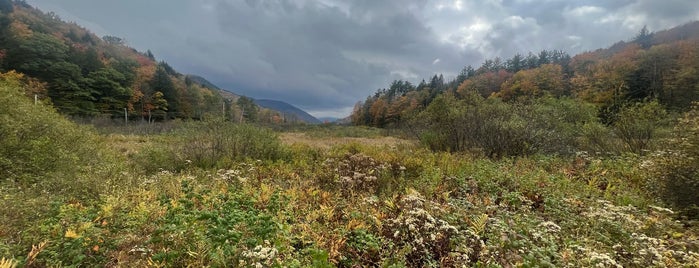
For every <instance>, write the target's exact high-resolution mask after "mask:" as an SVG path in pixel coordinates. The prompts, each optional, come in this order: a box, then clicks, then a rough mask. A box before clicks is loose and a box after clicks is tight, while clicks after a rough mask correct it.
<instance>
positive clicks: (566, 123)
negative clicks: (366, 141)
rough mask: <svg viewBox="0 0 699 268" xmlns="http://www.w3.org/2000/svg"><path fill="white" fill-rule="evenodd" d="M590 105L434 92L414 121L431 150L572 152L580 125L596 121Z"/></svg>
mask: <svg viewBox="0 0 699 268" xmlns="http://www.w3.org/2000/svg"><path fill="white" fill-rule="evenodd" d="M594 112H595V110H594V107H592V106H590V105H586V104H583V103H581V102H579V101H575V100H570V99H552V98H541V99H538V100H536V101H533V102H531V103H527V104H525V103H505V102H502V101H501V100H499V99H496V98H488V99H484V98H482V97H481V96H479V95H477V94H475V93H472V94H467V95H466V96H464V98H463V99H457V98H456V97H454V96H452V95H448V94H445V95H440V96H438V97H437V98H436V99H435V100H434V101H433V102H432V103H431V104H430V105H429V106H428V107H427V109H426V110H425V111H424V112H423V113H421V114H420V115H419V117H418V118H417V120H415V123H414V125H416V126H417V129H422V128H423V127H422V126H426V129H427V130H425V131H422V132H421V133H420V139H421V141H422V142H423V143H424V144H426V145H427V146H429V147H430V148H431V149H433V150H442V151H474V150H480V151H482V153H484V154H485V155H486V156H488V157H505V156H520V155H529V154H534V153H554V154H570V153H572V152H574V151H575V149H576V148H577V146H578V145H577V137H578V136H579V135H580V134H579V128H580V127H582V126H583V125H584V124H587V123H590V122H596V119H595V116H594Z"/></svg>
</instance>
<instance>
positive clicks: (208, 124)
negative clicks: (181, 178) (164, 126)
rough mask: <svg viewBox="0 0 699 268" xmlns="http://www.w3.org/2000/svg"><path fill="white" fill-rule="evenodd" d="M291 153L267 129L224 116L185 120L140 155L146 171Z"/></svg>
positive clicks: (273, 157) (219, 164)
mask: <svg viewBox="0 0 699 268" xmlns="http://www.w3.org/2000/svg"><path fill="white" fill-rule="evenodd" d="M288 156H289V154H288V152H287V151H286V149H285V148H284V147H283V146H282V144H281V141H280V140H279V139H278V137H277V135H276V134H275V133H274V132H273V131H271V130H268V129H265V128H261V127H257V126H253V125H248V124H235V123H231V122H227V121H223V120H222V119H207V120H204V121H201V122H185V123H183V124H182V125H181V126H179V128H177V129H175V130H174V131H173V132H172V133H170V134H166V135H163V136H161V137H159V140H158V142H157V143H155V144H153V145H152V146H150V147H149V148H146V149H145V150H144V151H143V152H141V153H140V154H139V156H138V160H139V163H140V164H141V166H143V167H144V168H145V169H146V171H148V172H153V171H157V170H158V169H167V170H181V169H183V168H186V167H187V166H190V165H191V166H196V167H199V168H211V167H228V166H230V165H232V164H233V163H234V162H235V161H239V160H245V159H253V160H272V161H274V160H280V159H285V158H288Z"/></svg>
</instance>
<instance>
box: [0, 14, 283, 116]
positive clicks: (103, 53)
mask: <svg viewBox="0 0 699 268" xmlns="http://www.w3.org/2000/svg"><path fill="white" fill-rule="evenodd" d="M10 71H15V72H18V73H21V74H24V75H25V78H23V79H25V80H26V82H27V83H29V84H30V85H31V87H30V88H29V89H28V90H27V94H28V95H30V96H32V97H33V96H34V95H35V96H36V97H37V99H38V100H41V101H44V102H47V103H51V104H52V105H53V106H54V107H56V108H57V109H58V111H59V112H61V113H63V114H66V115H70V116H78V117H95V116H106V117H123V116H124V113H125V112H128V114H129V117H130V119H131V120H143V121H162V120H166V119H175V118H180V119H201V118H202V117H204V116H205V115H206V114H211V115H216V116H221V115H225V116H226V117H227V118H228V119H229V120H232V121H246V122H263V123H284V122H283V119H284V116H283V115H282V114H281V113H280V112H277V111H272V110H268V109H260V107H257V106H256V105H254V103H251V102H250V101H247V102H246V99H243V100H242V101H241V100H239V99H238V98H237V97H238V96H237V95H235V94H231V93H228V92H225V91H223V90H222V89H219V88H218V87H216V86H215V85H213V84H211V83H210V82H208V81H206V79H203V78H201V77H198V76H193V75H183V74H181V73H179V72H177V71H176V70H175V69H173V68H172V67H171V66H170V65H168V64H167V63H166V62H165V61H158V60H156V57H155V56H154V55H153V54H152V53H151V52H150V51H146V52H139V51H136V50H135V49H133V48H130V47H129V46H128V45H127V43H126V41H125V40H124V39H122V38H119V37H115V36H104V37H102V38H100V37H98V36H96V35H94V34H93V33H91V32H90V31H88V30H86V29H85V28H83V27H81V26H79V25H77V24H75V23H67V22H64V21H63V20H61V18H59V17H58V16H57V15H56V14H54V13H51V12H49V13H43V12H42V11H40V10H38V9H35V8H33V7H31V6H29V5H28V4H27V3H26V2H24V1H10V0H2V1H0V72H10ZM231 96H233V97H231ZM245 105H248V106H250V105H251V106H250V107H245Z"/></svg>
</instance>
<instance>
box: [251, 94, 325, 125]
mask: <svg viewBox="0 0 699 268" xmlns="http://www.w3.org/2000/svg"><path fill="white" fill-rule="evenodd" d="M255 103H256V104H257V105H259V106H260V107H263V108H267V109H270V110H275V111H279V112H281V113H283V114H284V116H285V117H286V118H287V120H288V119H290V118H291V119H292V121H295V120H293V119H294V118H296V119H298V120H301V121H303V122H306V123H310V124H320V123H322V122H321V121H320V120H318V118H315V117H313V116H312V115H310V114H308V113H307V112H305V111H303V110H301V109H299V108H297V107H295V106H293V105H291V104H288V103H286V102H283V101H277V100H255Z"/></svg>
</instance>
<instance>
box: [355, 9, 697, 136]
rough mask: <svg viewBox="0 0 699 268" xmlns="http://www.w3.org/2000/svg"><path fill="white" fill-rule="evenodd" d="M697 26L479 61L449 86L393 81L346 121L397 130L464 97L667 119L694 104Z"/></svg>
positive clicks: (610, 117) (437, 80) (606, 117)
mask: <svg viewBox="0 0 699 268" xmlns="http://www.w3.org/2000/svg"><path fill="white" fill-rule="evenodd" d="M697 70H699V22H692V23H688V24H685V25H682V26H679V27H676V28H673V29H670V30H665V31H659V32H657V33H651V32H649V31H648V30H647V29H646V28H645V27H644V28H643V29H642V30H641V31H639V33H638V35H637V36H635V37H634V38H633V40H632V41H630V42H623V41H622V42H619V43H617V44H614V45H613V46H611V47H610V48H608V49H599V50H596V51H592V52H585V53H581V54H579V55H576V56H574V57H571V56H569V55H568V54H567V53H565V52H563V51H558V50H553V51H548V50H544V51H541V52H539V53H538V54H536V53H531V52H529V53H528V54H527V55H522V54H516V55H514V56H513V57H512V58H509V59H500V58H495V59H490V60H486V61H485V62H484V63H483V64H482V65H481V66H480V67H478V68H473V67H471V66H467V67H465V68H464V69H463V70H462V71H461V72H460V74H459V75H458V76H457V77H456V78H455V79H454V80H452V81H448V82H446V81H444V78H443V76H442V75H439V76H438V75H435V76H434V77H432V79H430V80H429V81H427V82H426V81H425V80H423V81H422V82H420V83H419V84H418V85H414V84H412V83H410V82H408V81H394V82H393V83H392V84H391V85H390V86H389V87H388V88H386V89H380V90H378V91H377V92H376V94H374V95H373V96H369V97H368V98H367V99H366V101H364V102H362V103H358V104H357V106H356V107H355V110H354V112H353V114H352V121H353V123H354V124H356V125H370V126H376V127H397V126H401V125H405V123H406V122H408V121H409V120H407V119H406V118H415V115H417V114H420V113H422V112H424V111H426V110H427V109H428V107H429V106H430V104H431V103H432V102H433V100H435V98H436V97H437V96H440V95H451V96H453V97H455V98H456V99H459V100H461V99H465V98H468V97H467V96H469V95H471V94H476V95H478V96H480V98H484V99H485V98H489V99H498V100H500V101H502V102H504V103H507V104H514V103H519V104H522V103H531V102H533V101H536V100H538V99H541V98H547V97H552V98H557V99H561V98H565V99H571V100H575V101H581V102H584V103H588V104H593V105H594V106H595V107H596V109H597V113H598V117H599V119H600V120H601V121H602V122H604V123H606V124H609V123H612V122H613V121H615V117H616V115H617V113H618V112H619V110H620V109H621V108H622V107H623V106H624V105H627V104H629V103H636V102H647V101H652V100H656V101H658V102H659V103H660V104H661V105H662V106H663V107H664V108H666V109H667V110H669V111H686V110H687V109H688V108H689V107H690V105H691V102H692V101H696V100H699V75H697Z"/></svg>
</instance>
